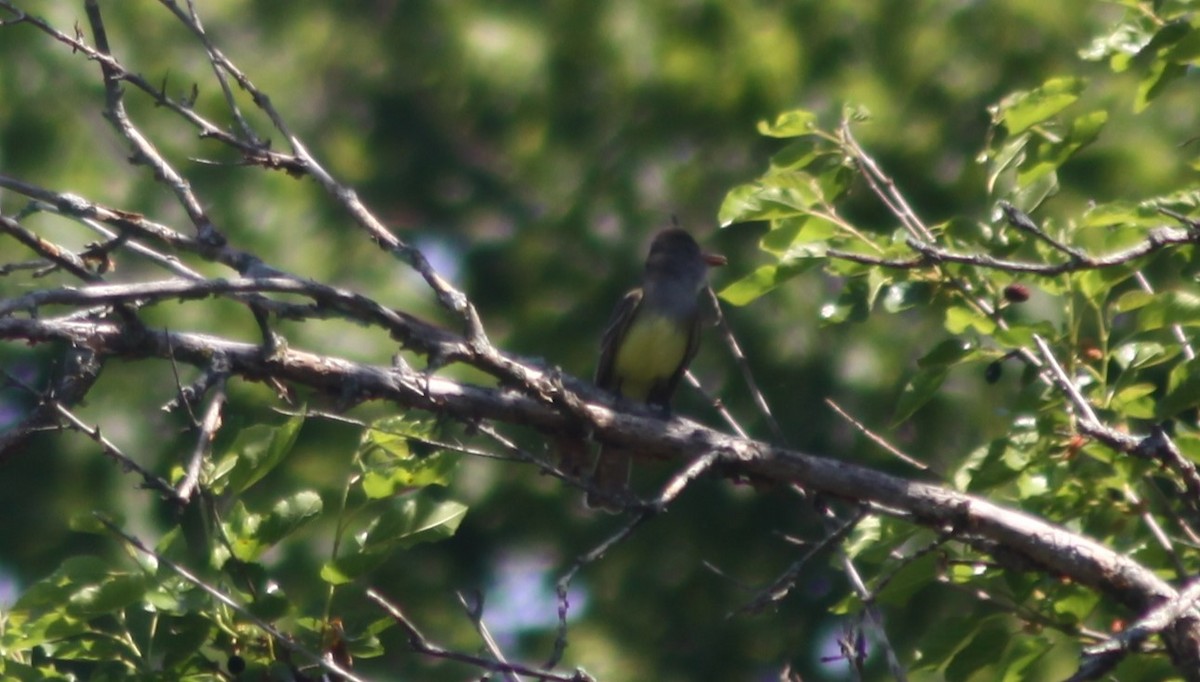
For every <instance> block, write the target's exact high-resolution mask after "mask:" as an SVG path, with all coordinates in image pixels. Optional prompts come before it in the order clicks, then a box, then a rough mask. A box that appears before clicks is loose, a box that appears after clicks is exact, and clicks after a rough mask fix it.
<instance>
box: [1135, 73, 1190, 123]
mask: <svg viewBox="0 0 1200 682" xmlns="http://www.w3.org/2000/svg"><path fill="white" fill-rule="evenodd" d="M1187 69H1188V67H1187V65H1186V64H1175V63H1172V62H1166V61H1157V62H1155V63H1154V64H1153V65H1151V67H1150V71H1149V72H1148V73H1147V74H1146V76H1145V77H1144V78H1142V80H1141V82H1140V83H1139V84H1138V91H1137V97H1136V98H1134V101H1133V111H1134V113H1141V112H1142V111H1144V110H1145V109H1146V107H1148V106H1150V102H1152V101H1154V98H1155V97H1158V96H1159V95H1161V94H1162V93H1163V91H1164V90H1165V89H1166V87H1167V86H1168V85H1170V84H1171V82H1172V81H1175V80H1178V79H1179V78H1182V77H1183V76H1184V75H1186V74H1187Z"/></svg>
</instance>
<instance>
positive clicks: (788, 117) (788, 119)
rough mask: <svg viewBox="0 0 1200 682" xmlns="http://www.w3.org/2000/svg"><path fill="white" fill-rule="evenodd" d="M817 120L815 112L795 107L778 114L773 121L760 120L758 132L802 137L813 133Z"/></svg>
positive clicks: (767, 135)
mask: <svg viewBox="0 0 1200 682" xmlns="http://www.w3.org/2000/svg"><path fill="white" fill-rule="evenodd" d="M816 122H817V115H816V114H814V113H813V112H811V111H805V110H804V109H795V110H792V111H785V112H784V113H782V114H780V115H778V116H776V117H775V120H774V121H773V122H769V123H768V122H767V121H759V122H758V133H759V135H765V136H766V137H800V136H801V135H810V134H812V132H813V131H814V129H815V125H816Z"/></svg>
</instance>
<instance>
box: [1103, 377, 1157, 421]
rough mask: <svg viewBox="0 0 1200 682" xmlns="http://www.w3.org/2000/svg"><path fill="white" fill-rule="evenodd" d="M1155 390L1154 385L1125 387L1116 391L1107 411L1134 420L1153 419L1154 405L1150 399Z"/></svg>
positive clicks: (1141, 384)
mask: <svg viewBox="0 0 1200 682" xmlns="http://www.w3.org/2000/svg"><path fill="white" fill-rule="evenodd" d="M1156 390H1157V388H1156V387H1155V385H1154V384H1150V383H1139V384H1133V385H1130V386H1126V387H1124V388H1122V389H1121V390H1119V391H1117V393H1116V395H1114V396H1113V398H1112V400H1111V401H1110V402H1109V404H1108V407H1109V409H1112V410H1116V411H1117V412H1120V413H1122V414H1123V415H1124V416H1125V417H1132V418H1135V419H1150V418H1152V417H1154V407H1155V403H1154V401H1153V400H1152V399H1151V398H1150V396H1151V395H1153V394H1154V392H1155V391H1156Z"/></svg>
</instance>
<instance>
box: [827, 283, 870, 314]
mask: <svg viewBox="0 0 1200 682" xmlns="http://www.w3.org/2000/svg"><path fill="white" fill-rule="evenodd" d="M870 293H871V288H870V283H869V282H868V281H867V278H865V277H855V278H854V279H851V280H849V281H847V282H846V285H845V286H844V287H842V291H841V293H839V294H838V297H837V300H836V301H833V302H829V303H826V304H825V305H823V306H821V311H820V316H821V323H822V324H825V325H831V324H841V323H843V322H862V321H863V320H866V319H867V317H869V315H870V312H871V305H870V300H869V299H870Z"/></svg>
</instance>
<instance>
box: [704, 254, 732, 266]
mask: <svg viewBox="0 0 1200 682" xmlns="http://www.w3.org/2000/svg"><path fill="white" fill-rule="evenodd" d="M700 257H701V258H703V259H704V262H705V263H707V264H708V265H709V266H710V267H714V268H715V267H719V266H722V265H725V264H726V263H728V262H729V259H728V258H726V257H725V256H722V255H721V254H719V253H702V254H700Z"/></svg>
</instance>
